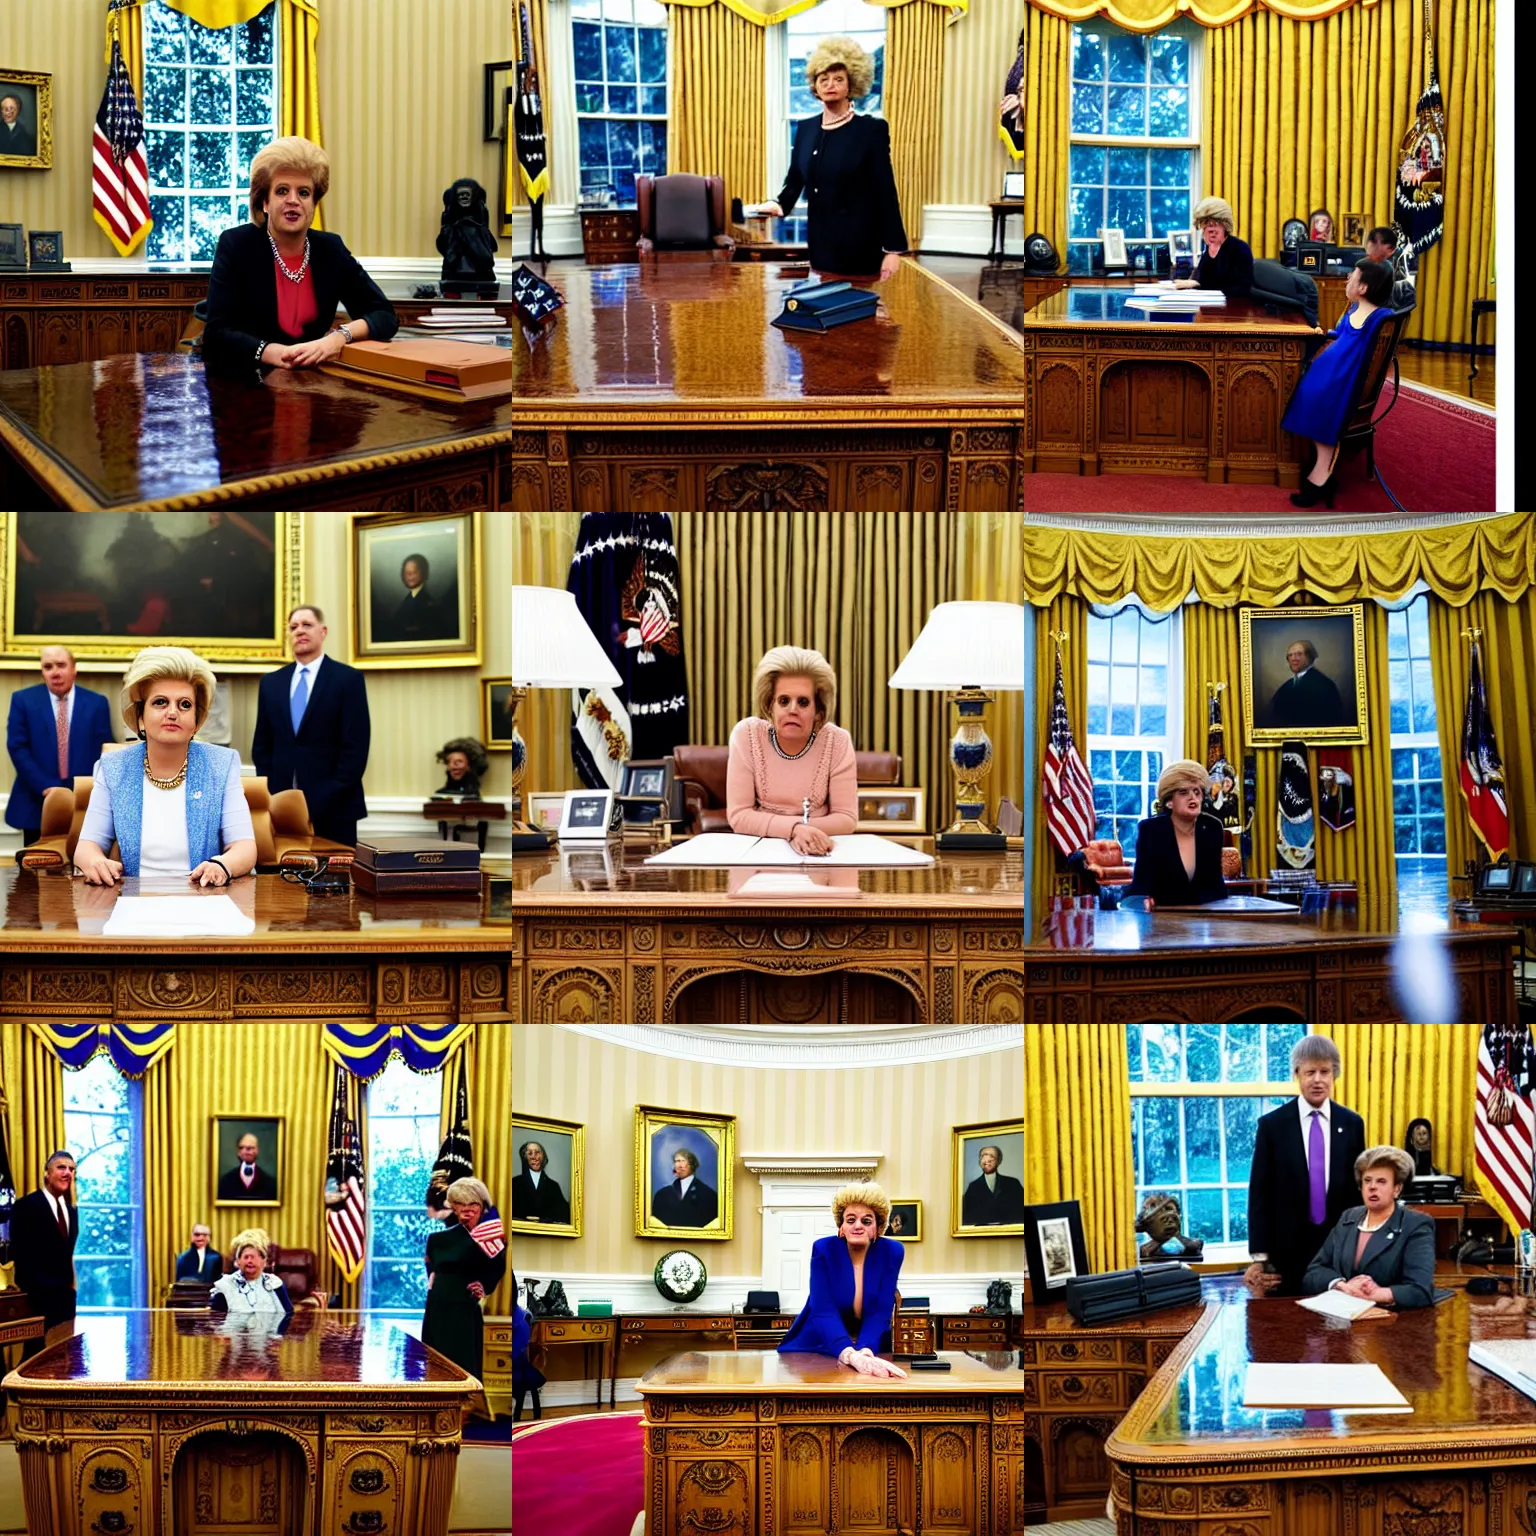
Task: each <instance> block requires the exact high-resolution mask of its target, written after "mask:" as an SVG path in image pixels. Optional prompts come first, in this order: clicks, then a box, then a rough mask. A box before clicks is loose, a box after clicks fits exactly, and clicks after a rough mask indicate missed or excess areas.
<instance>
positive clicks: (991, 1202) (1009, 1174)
mask: <svg viewBox="0 0 1536 1536" xmlns="http://www.w3.org/2000/svg"><path fill="white" fill-rule="evenodd" d="M988 1148H991V1149H993V1150H994V1151H996V1152H998V1153H1000V1156H999V1157H998V1158H997V1159H996V1161H995V1162H994V1163H993V1166H992V1167H991V1168H990V1169H989V1168H988V1167H987V1164H986V1162H985V1160H984V1158H983V1154H984V1153H985V1152H986V1150H987V1149H988ZM949 1158H950V1205H949V1235H950V1236H951V1237H1022V1236H1023V1235H1024V1121H1023V1120H1022V1119H1019V1120H982V1121H979V1122H978V1123H976V1124H974V1125H956V1126H953V1127H951V1129H950V1149H949ZM1010 1170H1011V1171H1010ZM989 1174H990V1175H991V1176H992V1178H993V1181H994V1182H993V1184H992V1185H991V1186H988V1184H987V1182H986V1179H987V1176H988V1175H989Z"/></svg>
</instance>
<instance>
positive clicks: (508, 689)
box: [480, 677, 512, 752]
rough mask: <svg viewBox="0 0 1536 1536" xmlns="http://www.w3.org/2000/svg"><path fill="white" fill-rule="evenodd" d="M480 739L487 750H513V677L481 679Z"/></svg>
mask: <svg viewBox="0 0 1536 1536" xmlns="http://www.w3.org/2000/svg"><path fill="white" fill-rule="evenodd" d="M480 740H481V741H483V742H484V743H485V750H486V751H487V752H510V751H511V750H512V679H511V678H510V677H482V678H481V679H480Z"/></svg>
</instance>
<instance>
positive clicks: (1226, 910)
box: [1157, 896, 1301, 917]
mask: <svg viewBox="0 0 1536 1536" xmlns="http://www.w3.org/2000/svg"><path fill="white" fill-rule="evenodd" d="M1157 910H1158V911H1159V912H1199V913H1202V914H1203V915H1204V916H1206V917H1299V916H1300V915H1301V908H1300V907H1297V906H1292V905H1291V903H1290V902H1288V901H1274V900H1272V899H1271V898H1270V897H1268V896H1223V897H1222V898H1221V900H1220V901H1207V902H1202V903H1201V904H1200V905H1199V906H1189V907H1158V908H1157Z"/></svg>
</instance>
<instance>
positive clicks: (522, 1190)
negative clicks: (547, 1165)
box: [512, 1168, 571, 1226]
mask: <svg viewBox="0 0 1536 1536" xmlns="http://www.w3.org/2000/svg"><path fill="white" fill-rule="evenodd" d="M570 1219H571V1202H570V1201H569V1200H567V1199H566V1198H565V1191H564V1190H562V1189H561V1188H560V1186H559V1185H558V1184H556V1183H555V1181H554V1180H553V1179H552V1178H550V1176H549V1172H548V1170H547V1169H546V1170H545V1172H544V1173H543V1174H542V1175H541V1176H540V1178H539V1183H538V1187H537V1188H535V1187H534V1183H533V1180H532V1179H530V1178H529V1177H528V1170H527V1169H526V1168H525V1169H524V1170H523V1171H522V1172H521V1173H520V1174H518V1176H517V1177H516V1178H515V1179H513V1180H512V1220H513V1221H548V1222H553V1223H555V1224H556V1225H557V1226H563V1225H564V1224H565V1223H566V1222H568V1221H569V1220H570Z"/></svg>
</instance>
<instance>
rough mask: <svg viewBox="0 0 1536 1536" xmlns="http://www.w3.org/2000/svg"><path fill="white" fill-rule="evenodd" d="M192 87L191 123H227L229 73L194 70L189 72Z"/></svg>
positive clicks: (213, 70) (221, 70) (214, 70)
mask: <svg viewBox="0 0 1536 1536" xmlns="http://www.w3.org/2000/svg"><path fill="white" fill-rule="evenodd" d="M187 73H188V78H189V82H190V85H191V92H192V102H191V108H190V110H191V114H192V115H191V121H192V122H194V123H227V122H228V121H229V111H230V94H231V93H230V82H229V71H228V70H223V69H192V70H189V71H188V72H187Z"/></svg>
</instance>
